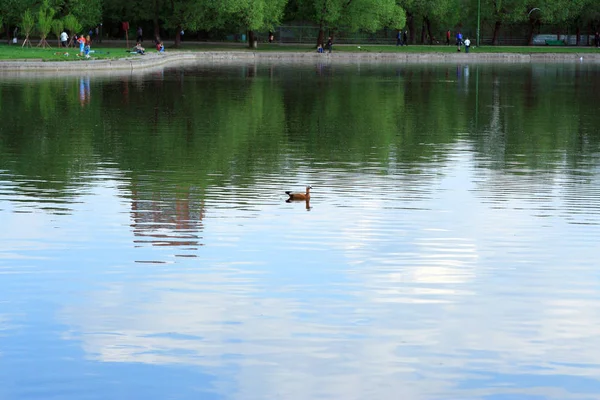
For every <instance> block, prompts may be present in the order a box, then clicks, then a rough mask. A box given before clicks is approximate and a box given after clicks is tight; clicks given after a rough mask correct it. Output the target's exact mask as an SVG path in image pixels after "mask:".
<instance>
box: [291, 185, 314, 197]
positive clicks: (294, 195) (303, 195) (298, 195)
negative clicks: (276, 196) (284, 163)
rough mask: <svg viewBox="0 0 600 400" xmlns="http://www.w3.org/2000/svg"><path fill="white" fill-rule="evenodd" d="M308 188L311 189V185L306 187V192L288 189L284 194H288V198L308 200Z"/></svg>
mask: <svg viewBox="0 0 600 400" xmlns="http://www.w3.org/2000/svg"><path fill="white" fill-rule="evenodd" d="M310 189H312V186H307V187H306V193H292V192H291V191H290V192H285V194H287V195H288V196H290V198H289V199H288V200H309V199H310Z"/></svg>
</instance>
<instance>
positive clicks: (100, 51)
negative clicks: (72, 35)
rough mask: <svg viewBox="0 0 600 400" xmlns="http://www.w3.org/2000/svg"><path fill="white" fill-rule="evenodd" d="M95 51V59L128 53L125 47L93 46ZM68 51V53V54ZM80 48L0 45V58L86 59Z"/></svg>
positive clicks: (6, 59) (92, 55) (118, 56)
mask: <svg viewBox="0 0 600 400" xmlns="http://www.w3.org/2000/svg"><path fill="white" fill-rule="evenodd" d="M92 50H94V53H92V54H90V57H91V58H93V59H113V58H121V57H124V56H126V55H127V53H126V52H125V49H118V48H104V47H99V48H97V47H92ZM67 53H68V55H67ZM78 54H79V48H73V47H71V48H66V49H65V48H60V47H56V46H53V47H52V48H46V49H43V48H41V47H21V46H20V45H10V46H8V45H7V46H0V60H5V61H8V60H42V61H75V60H85V58H84V57H78V56H77V55H78Z"/></svg>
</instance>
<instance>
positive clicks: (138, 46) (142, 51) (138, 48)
mask: <svg viewBox="0 0 600 400" xmlns="http://www.w3.org/2000/svg"><path fill="white" fill-rule="evenodd" d="M133 49H134V51H135V52H136V53H138V54H146V49H144V48H143V47H142V44H141V43H140V42H137V44H136V45H135V47H134V48H133Z"/></svg>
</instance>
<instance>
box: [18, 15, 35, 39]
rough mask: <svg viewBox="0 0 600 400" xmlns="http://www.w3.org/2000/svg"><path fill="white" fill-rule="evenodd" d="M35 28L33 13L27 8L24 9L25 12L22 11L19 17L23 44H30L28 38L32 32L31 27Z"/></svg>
mask: <svg viewBox="0 0 600 400" xmlns="http://www.w3.org/2000/svg"><path fill="white" fill-rule="evenodd" d="M34 28H35V19H34V18H33V14H32V13H31V10H29V9H27V10H25V12H24V13H23V16H22V18H21V29H22V30H23V33H24V34H25V39H24V40H23V45H22V46H21V47H23V46H25V45H28V46H31V41H30V39H29V36H30V35H31V32H33V29H34Z"/></svg>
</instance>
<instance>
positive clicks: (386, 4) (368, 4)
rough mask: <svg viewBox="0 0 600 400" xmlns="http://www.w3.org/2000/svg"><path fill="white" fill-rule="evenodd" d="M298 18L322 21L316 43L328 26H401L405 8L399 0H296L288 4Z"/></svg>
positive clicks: (370, 29)
mask: <svg viewBox="0 0 600 400" xmlns="http://www.w3.org/2000/svg"><path fill="white" fill-rule="evenodd" d="M287 9H288V10H289V11H290V12H291V13H292V15H294V17H295V18H298V19H305V20H309V21H312V22H314V23H316V24H318V25H319V36H318V38H317V44H321V45H323V44H324V42H325V29H326V28H329V30H330V34H331V35H335V32H336V30H339V29H345V30H348V31H352V32H355V31H358V30H364V31H367V32H373V31H375V30H377V29H381V28H384V27H391V28H396V29H399V28H402V27H403V26H404V25H405V23H406V14H405V12H404V9H403V8H402V7H401V6H400V5H398V3H397V2H396V0H296V1H294V3H292V4H290V6H289V7H288V8H287Z"/></svg>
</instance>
